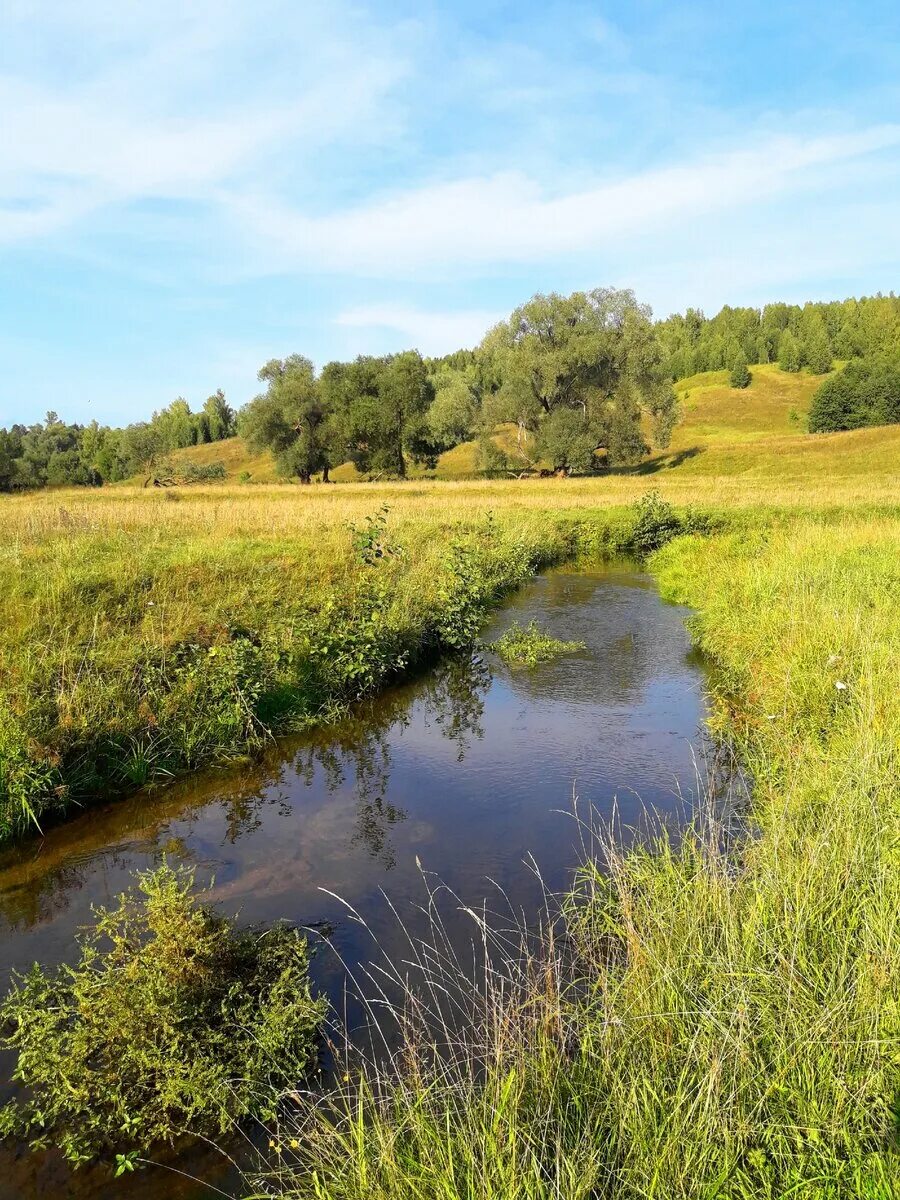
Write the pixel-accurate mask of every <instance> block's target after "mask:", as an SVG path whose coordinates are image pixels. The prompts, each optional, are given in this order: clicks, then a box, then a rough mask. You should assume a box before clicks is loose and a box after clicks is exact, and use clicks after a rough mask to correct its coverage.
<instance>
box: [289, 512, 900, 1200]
mask: <svg viewBox="0 0 900 1200" xmlns="http://www.w3.org/2000/svg"><path fill="white" fill-rule="evenodd" d="M898 537H900V521H898V519H897V518H896V517H894V518H879V517H859V518H854V517H849V518H847V519H846V520H844V521H842V522H841V523H840V524H839V525H829V526H823V525H822V524H820V523H817V522H814V521H811V520H808V519H800V520H797V521H795V522H792V523H791V524H790V525H789V526H788V527H786V528H782V529H777V530H772V529H769V530H760V531H758V532H756V533H754V532H752V531H751V532H748V531H740V532H731V533H723V534H719V535H716V536H714V537H712V538H698V537H683V538H679V539H677V540H676V541H674V542H672V543H670V544H669V545H668V546H667V547H665V548H664V549H663V550H661V551H660V552H659V553H658V554H657V555H656V556H655V558H654V560H653V562H652V566H653V569H654V571H655V572H656V574H657V575H658V577H659V579H660V583H661V586H662V588H663V590H664V592H665V593H666V594H667V595H669V596H671V597H672V598H673V599H677V600H679V601H682V602H686V603H690V604H692V605H693V606H695V608H696V609H697V610H698V615H697V616H696V618H695V619H694V633H695V637H696V639H697V641H698V643H699V644H700V645H702V646H703V647H704V649H705V650H706V651H707V652H708V653H709V654H710V655H711V656H713V658H714V659H715V660H716V663H717V664H718V674H717V679H718V682H717V686H716V694H715V717H714V721H715V724H717V725H718V726H719V727H720V728H722V729H723V730H727V732H728V734H729V736H731V737H733V738H734V739H735V741H736V743H737V746H738V748H739V750H740V752H741V755H742V757H743V759H744V762H745V764H746V765H747V767H748V768H749V769H750V771H751V772H752V776H753V780H754V798H753V804H752V809H751V811H750V812H749V814H746V819H747V821H748V822H749V828H748V830H747V832H746V833H745V834H744V836H742V837H739V838H737V839H736V838H735V831H734V829H733V828H730V829H729V830H725V829H723V828H721V827H720V826H719V825H718V824H717V823H716V821H715V819H714V817H712V816H709V815H707V816H706V817H701V818H700V819H698V822H697V827H696V830H695V832H694V834H693V836H688V837H687V838H686V839H684V840H683V841H682V842H681V843H679V844H678V845H674V844H670V843H667V842H666V841H663V840H660V841H659V842H658V843H657V844H656V845H654V846H650V847H647V846H645V847H643V848H638V849H635V850H633V851H631V852H629V853H627V854H623V853H622V852H620V851H619V850H618V849H617V847H616V844H615V842H614V841H613V840H611V839H609V838H607V839H605V842H604V844H603V845H601V846H596V845H595V846H594V851H595V854H594V855H592V856H589V857H588V858H587V859H586V861H585V863H584V866H583V869H582V871H581V875H580V879H579V882H578V885H577V887H576V889H575V891H574V892H573V894H572V895H571V896H570V897H569V898H568V899H567V900H566V902H565V904H564V910H563V916H562V921H563V922H564V927H563V928H562V929H561V928H560V921H559V919H554V911H553V909H552V908H550V909H549V910H548V916H547V921H546V924H545V928H544V930H543V933H542V934H540V935H538V936H536V931H534V930H532V931H530V936H529V935H528V933H527V931H523V932H522V934H521V940H520V938H519V936H518V935H514V936H513V937H512V940H511V941H510V939H509V936H508V935H506V934H504V933H503V928H504V925H505V924H508V921H507V922H505V923H504V924H502V925H500V926H499V927H498V926H495V925H493V924H492V923H491V922H490V921H487V922H486V921H485V920H484V917H483V916H482V915H479V914H475V913H472V914H471V915H472V918H473V940H474V941H476V943H480V942H482V941H483V942H484V943H486V944H489V945H490V946H491V947H492V949H493V952H494V953H493V962H494V964H495V965H494V966H493V967H492V968H490V969H488V970H486V971H481V972H480V971H479V970H478V969H477V968H475V969H473V968H472V966H471V965H469V966H468V967H466V966H465V965H464V961H465V956H464V955H462V954H459V955H458V956H457V952H456V951H455V950H454V947H452V946H449V945H448V944H447V942H446V939H445V938H444V937H443V935H442V927H441V924H440V915H439V911H440V910H439V902H438V899H437V897H436V896H432V897H430V898H429V900H428V907H429V911H431V912H432V913H433V914H434V918H433V929H434V937H433V941H432V942H431V944H429V945H424V944H423V945H418V946H413V947H411V949H410V953H409V954H408V955H406V956H405V962H404V964H397V965H395V966H394V967H393V968H391V967H390V966H388V967H387V968H385V967H384V966H383V965H382V966H377V967H376V968H375V969H374V970H373V972H372V973H371V974H370V976H369V977H368V980H364V981H363V984H362V987H363V988H364V989H365V988H366V986H367V985H368V994H369V995H370V996H372V997H373V999H376V1000H378V999H379V996H382V995H384V994H386V993H387V992H388V991H389V985H388V983H387V982H385V981H386V980H391V981H392V983H393V985H394V987H395V988H396V990H397V992H399V994H400V996H401V999H399V1000H397V1001H395V1003H394V1006H393V1008H392V1009H391V1010H390V1011H391V1012H392V1013H393V1015H394V1016H395V1017H396V1020H397V1022H398V1026H399V1028H400V1029H401V1030H402V1031H403V1038H402V1044H401V1047H400V1049H399V1050H398V1051H397V1052H396V1053H395V1054H394V1056H393V1057H392V1058H391V1059H390V1060H389V1061H388V1062H387V1063H386V1064H385V1063H382V1065H380V1066H376V1065H374V1064H373V1063H366V1062H363V1063H362V1064H359V1063H358V1062H356V1063H354V1060H353V1059H352V1058H351V1059H349V1060H348V1074H347V1077H346V1080H345V1082H344V1083H343V1084H342V1085H340V1086H339V1087H338V1088H337V1089H336V1091H335V1092H334V1093H332V1094H330V1095H329V1096H328V1097H327V1098H326V1099H325V1100H324V1101H318V1102H312V1103H304V1104H302V1105H301V1107H300V1112H299V1117H298V1118H297V1119H296V1120H295V1121H288V1122H287V1123H286V1124H285V1125H284V1126H283V1127H282V1128H281V1129H280V1130H279V1131H278V1133H277V1138H278V1144H279V1149H280V1150H281V1148H282V1147H283V1151H282V1153H281V1154H280V1156H279V1158H278V1162H277V1164H276V1165H274V1166H272V1167H271V1168H270V1170H269V1172H268V1175H267V1183H268V1185H269V1187H270V1188H271V1189H272V1190H273V1191H274V1192H275V1193H276V1194H278V1195H281V1196H283V1197H298V1198H300V1197H303V1198H306V1197H316V1200H363V1198H365V1200H407V1198H412V1197H425V1196H428V1197H431V1196H440V1197H447V1198H451V1197H452V1198H454V1200H455V1198H457V1197H460V1198H461V1197H479V1198H483V1200H489V1198H490V1200H493V1198H496V1200H500V1198H501V1197H502V1200H550V1198H554V1200H559V1198H565V1200H595V1198H597V1197H606V1196H616V1197H618V1198H621V1200H651V1198H652V1200H679V1198H684V1200H701V1198H702V1200H758V1198H759V1197H770V1198H773V1200H774V1198H776V1197H778V1198H782V1197H788V1196H790V1197H797V1198H800V1200H812V1198H816V1200H825V1198H828V1200H847V1198H858V1200H891V1198H893V1197H896V1196H898V1195H900V1182H898V1181H900V1170H898V1165H900V1162H898V1113H897V1107H896V1105H897V1086H898V1079H900V969H898V963H900V871H898V859H897V848H898V845H900V819H898V813H900V805H898V788H897V779H898V767H900V762H898V746H897V730H898V728H900V700H898V692H897V687H896V680H897V675H898V667H900V661H898V658H900V655H898V645H900V641H898V637H897V634H898V628H897V612H896V596H897V594H898V586H900V571H898V563H897V558H896V546H897V543H898ZM839 685H844V686H839ZM598 862H602V863H603V868H604V869H603V870H601V869H600V868H599V867H598V865H597V863H598ZM373 1011H374V1010H373ZM377 1011H379V1012H383V1006H381V1005H380V1006H379V1008H378V1010H377ZM382 1019H383V1018H382ZM460 1026H462V1030H463V1032H460ZM269 1194H271V1193H269Z"/></svg>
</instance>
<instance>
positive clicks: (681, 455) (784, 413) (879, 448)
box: [170, 363, 900, 483]
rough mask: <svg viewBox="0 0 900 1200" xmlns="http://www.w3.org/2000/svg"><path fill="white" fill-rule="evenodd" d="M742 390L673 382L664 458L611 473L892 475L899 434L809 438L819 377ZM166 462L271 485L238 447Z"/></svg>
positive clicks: (445, 466) (353, 477)
mask: <svg viewBox="0 0 900 1200" xmlns="http://www.w3.org/2000/svg"><path fill="white" fill-rule="evenodd" d="M752 372H753V380H752V382H751V384H750V386H749V387H748V388H744V389H739V388H732V387H730V386H729V383H728V372H727V371H707V372H704V373H703V374H700V375H692V376H690V377H689V378H687V379H681V380H679V381H678V382H677V383H676V384H675V385H674V386H675V391H676V394H677V395H678V398H679V400H680V402H681V419H680V421H679V423H678V425H677V426H676V428H675V431H674V434H673V436H672V444H671V446H670V447H669V449H668V450H667V451H664V452H661V453H657V454H653V455H651V457H650V458H649V459H648V460H647V461H646V462H644V463H642V464H640V465H639V466H637V467H633V468H627V469H619V470H617V471H616V472H615V474H632V473H633V474H638V475H644V474H654V473H656V472H660V471H665V472H666V473H668V472H669V471H673V470H674V471H678V472H679V474H702V475H741V474H752V475H760V476H775V475H779V474H785V475H796V476H802V475H803V474H804V473H807V472H809V473H812V474H815V475H818V476H821V475H824V474H827V473H828V472H830V471H832V470H834V468H835V465H836V463H837V461H838V460H839V462H840V471H841V473H842V474H848V475H859V474H863V473H865V472H866V471H869V470H873V469H878V468H881V469H889V468H890V465H891V463H892V462H894V461H896V459H897V456H898V453H900V427H896V428H895V427H885V428H874V429H860V430H856V431H854V432H852V433H838V434H808V433H806V432H805V429H806V415H807V413H808V412H809V407H810V404H811V402H812V397H813V395H814V393H815V391H816V388H817V387H818V386H819V384H820V383H821V382H822V380H823V379H824V378H825V376H822V375H809V374H807V373H806V372H801V373H798V374H789V373H787V372H785V371H781V370H780V369H779V368H778V367H777V366H776V365H775V364H771V363H769V364H762V365H757V366H754V367H753V368H752ZM494 441H495V442H496V443H497V444H498V445H499V446H501V447H503V448H504V449H506V450H508V451H510V452H511V451H513V450H514V447H515V427H514V426H511V425H509V426H501V427H499V428H498V430H497V432H496V433H495V435H494ZM476 453H477V445H476V443H475V442H463V443H461V444H460V445H459V446H455V447H454V448H453V449H452V450H448V451H447V452H446V453H445V454H442V455H441V457H440V458H439V459H438V463H437V467H436V469H435V470H434V471H426V470H424V469H423V468H417V467H413V468H412V469H411V470H410V475H411V477H413V478H432V479H447V480H450V479H470V478H472V477H473V476H475V475H476V474H477V471H476ZM170 457H171V458H172V460H174V461H176V462H178V461H180V462H193V463H196V464H198V465H199V464H208V463H213V462H221V463H222V464H223V465H224V467H225V470H226V473H227V480H228V481H229V482H238V481H239V480H240V479H241V477H242V476H245V477H247V478H246V481H247V482H250V483H272V482H275V481H276V479H277V476H276V474H275V469H274V465H273V463H272V459H271V457H270V455H269V454H267V453H265V452H263V453H254V452H253V451H251V450H250V449H249V447H248V446H247V444H246V443H245V442H244V441H243V439H241V438H239V437H233V438H228V439H227V440H225V441H221V442H214V443H211V444H208V445H203V446H191V447H189V448H188V449H186V450H179V451H175V452H174V453H173V454H172V455H171V456H170ZM331 477H332V479H334V480H335V482H338V483H351V482H355V481H358V480H359V479H360V476H359V474H358V473H357V471H356V470H355V468H354V467H353V465H352V464H351V463H344V464H343V465H342V466H340V467H337V468H336V469H335V470H334V471H332V473H331Z"/></svg>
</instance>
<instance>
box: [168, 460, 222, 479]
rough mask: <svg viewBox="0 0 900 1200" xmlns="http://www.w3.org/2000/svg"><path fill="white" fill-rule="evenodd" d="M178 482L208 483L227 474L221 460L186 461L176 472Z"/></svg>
mask: <svg viewBox="0 0 900 1200" xmlns="http://www.w3.org/2000/svg"><path fill="white" fill-rule="evenodd" d="M178 475H179V482H180V483H210V482H214V481H215V480H217V479H224V478H225V477H226V475H227V472H226V470H225V464H224V463H223V462H218V461H217V462H211V463H194V462H187V463H185V464H184V466H183V467H182V468H181V470H180V471H179V472H178Z"/></svg>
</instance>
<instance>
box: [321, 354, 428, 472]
mask: <svg viewBox="0 0 900 1200" xmlns="http://www.w3.org/2000/svg"><path fill="white" fill-rule="evenodd" d="M321 387H322V394H323V397H325V398H326V403H327V404H328V405H329V407H330V408H331V410H332V411H333V413H334V430H335V434H334V436H335V441H336V443H337V444H338V445H340V447H341V449H342V452H343V454H344V455H346V457H347V458H349V459H350V460H351V461H352V462H353V463H354V465H355V466H356V468H357V470H359V471H362V472H365V473H367V472H370V471H376V472H386V473H388V474H391V475H398V476H400V478H403V477H404V476H405V475H406V456H407V454H408V455H409V456H410V457H411V458H413V459H414V460H416V461H419V462H428V461H433V460H434V458H435V457H436V456H437V454H438V453H439V452H440V449H441V446H440V444H439V442H436V441H435V438H434V435H433V431H432V430H431V429H430V428H429V425H428V421H427V412H428V409H429V406H430V404H431V401H432V399H433V397H434V389H433V385H432V382H431V379H430V378H429V375H428V370H427V367H426V365H425V362H424V360H423V359H422V356H421V355H420V354H419V353H418V351H416V350H407V351H405V352H404V353H402V354H393V355H387V356H386V357H384V358H371V357H361V358H357V359H356V361H355V362H352V363H329V364H328V365H327V366H326V367H325V368H324V370H323V371H322V377H321Z"/></svg>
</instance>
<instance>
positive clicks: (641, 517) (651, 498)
mask: <svg viewBox="0 0 900 1200" xmlns="http://www.w3.org/2000/svg"><path fill="white" fill-rule="evenodd" d="M632 513H633V515H634V524H633V526H632V531H631V541H630V546H629V548H630V549H631V550H632V551H633V552H634V553H635V554H637V555H640V556H641V557H643V556H644V555H646V554H652V553H653V551H654V550H658V549H659V548H660V546H664V545H665V544H666V542H670V541H671V540H672V538H673V537H677V536H678V534H679V533H681V532H682V529H683V526H682V522H681V519H680V518H679V516H678V514H677V513H676V512H675V509H674V508H673V507H672V505H671V504H669V502H668V501H667V500H663V498H662V496H660V494H659V492H648V493H647V495H646V496H641V498H640V499H639V500H638V501H636V502H635V504H634V505H633V506H632Z"/></svg>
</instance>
